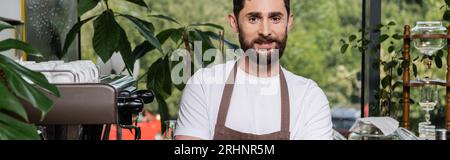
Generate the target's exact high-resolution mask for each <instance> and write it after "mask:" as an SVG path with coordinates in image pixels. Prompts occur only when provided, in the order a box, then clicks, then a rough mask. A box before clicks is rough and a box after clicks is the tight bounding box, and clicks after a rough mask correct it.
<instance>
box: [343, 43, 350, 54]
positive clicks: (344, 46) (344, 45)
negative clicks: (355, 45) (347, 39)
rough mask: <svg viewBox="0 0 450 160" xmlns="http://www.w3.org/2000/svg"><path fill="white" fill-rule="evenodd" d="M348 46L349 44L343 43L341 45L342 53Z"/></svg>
mask: <svg viewBox="0 0 450 160" xmlns="http://www.w3.org/2000/svg"><path fill="white" fill-rule="evenodd" d="M349 46H350V45H349V44H343V45H342V47H341V53H342V54H344V53H345V52H347V49H348V47H349Z"/></svg>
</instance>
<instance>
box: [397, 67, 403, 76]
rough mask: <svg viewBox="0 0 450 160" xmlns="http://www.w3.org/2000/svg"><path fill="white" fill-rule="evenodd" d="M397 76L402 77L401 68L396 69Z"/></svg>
mask: <svg viewBox="0 0 450 160" xmlns="http://www.w3.org/2000/svg"><path fill="white" fill-rule="evenodd" d="M397 75H398V76H402V75H403V68H401V67H398V68H397Z"/></svg>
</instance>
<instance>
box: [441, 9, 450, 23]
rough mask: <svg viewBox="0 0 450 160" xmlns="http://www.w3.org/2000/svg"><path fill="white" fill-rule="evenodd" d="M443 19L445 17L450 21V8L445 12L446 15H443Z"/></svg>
mask: <svg viewBox="0 0 450 160" xmlns="http://www.w3.org/2000/svg"><path fill="white" fill-rule="evenodd" d="M442 19H444V20H446V21H450V10H446V11H445V12H444V15H443V17H442Z"/></svg>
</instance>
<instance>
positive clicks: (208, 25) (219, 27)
mask: <svg viewBox="0 0 450 160" xmlns="http://www.w3.org/2000/svg"><path fill="white" fill-rule="evenodd" d="M189 26H190V27H199V26H204V27H213V28H217V29H220V30H224V29H223V27H222V26H220V25H218V24H214V23H193V24H191V25H189Z"/></svg>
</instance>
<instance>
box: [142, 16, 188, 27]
mask: <svg viewBox="0 0 450 160" xmlns="http://www.w3.org/2000/svg"><path fill="white" fill-rule="evenodd" d="M149 17H153V18H158V19H163V20H168V21H171V22H174V23H176V24H179V25H181V23H180V22H178V21H177V20H175V19H174V18H172V17H169V16H166V15H161V14H158V15H149Z"/></svg>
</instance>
